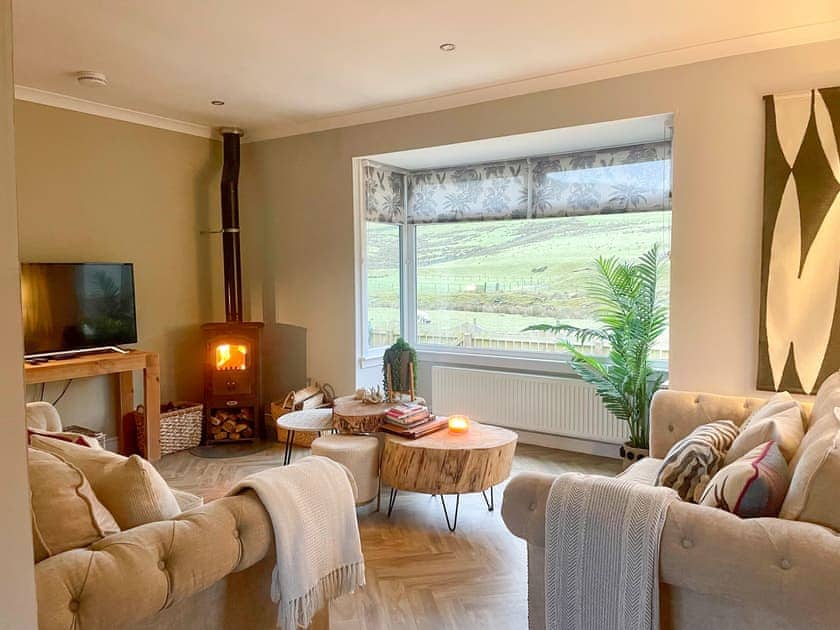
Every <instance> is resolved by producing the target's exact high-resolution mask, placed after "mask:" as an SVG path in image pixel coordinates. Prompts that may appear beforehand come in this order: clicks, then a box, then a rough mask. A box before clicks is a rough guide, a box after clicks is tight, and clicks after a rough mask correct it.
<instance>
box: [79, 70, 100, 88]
mask: <svg viewBox="0 0 840 630" xmlns="http://www.w3.org/2000/svg"><path fill="white" fill-rule="evenodd" d="M76 81H77V82H78V83H79V85H83V86H85V87H105V86H106V85H108V77H106V76H105V75H104V74H103V73H101V72H94V71H92V70H82V71H80V72H77V73H76Z"/></svg>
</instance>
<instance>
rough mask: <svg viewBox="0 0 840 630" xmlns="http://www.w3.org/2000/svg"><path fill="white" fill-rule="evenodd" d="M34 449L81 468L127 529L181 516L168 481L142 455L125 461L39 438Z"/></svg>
mask: <svg viewBox="0 0 840 630" xmlns="http://www.w3.org/2000/svg"><path fill="white" fill-rule="evenodd" d="M32 446H34V447H35V448H38V449H41V450H43V451H47V452H48V453H52V454H54V455H56V456H57V457H59V458H61V459H63V460H64V461H66V462H68V463H71V464H73V465H74V466H77V467H78V468H79V469H80V470H81V471H82V472H83V473H84V474H85V476H86V477H87V478H88V480H89V481H90V485H91V487H92V488H93V491H94V492H95V493H96V496H97V497H99V500H100V501H102V503H103V504H104V505H105V507H107V508H108V509H109V510H110V511H111V514H113V515H114V518H115V519H116V520H117V523H119V525H120V527H122V528H123V529H130V528H132V527H136V526H137V525H142V524H144V523H152V522H154V521H165V520H167V519H170V518H174V517H175V516H178V514H180V513H181V509H180V508H179V507H178V501H177V500H176V498H175V495H174V494H172V490H170V489H169V486H168V485H166V481H164V479H163V477H161V476H160V473H159V472H158V471H157V470H155V468H154V466H152V465H151V464H150V463H149V462H148V461H146V460H145V459H143V458H141V457H139V456H138V455H132V456H131V457H123V456H122V455H117V454H116V453H111V452H110V451H105V450H95V449H92V448H86V447H84V446H78V445H76V444H70V443H68V442H62V441H60V440H52V439H48V438H43V437H41V436H39V435H33V436H32Z"/></svg>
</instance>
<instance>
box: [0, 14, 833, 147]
mask: <svg viewBox="0 0 840 630" xmlns="http://www.w3.org/2000/svg"><path fill="white" fill-rule="evenodd" d="M13 10H14V29H15V30H14V34H15V73H16V83H17V84H18V85H19V86H23V87H25V88H35V90H40V91H46V92H50V93H57V94H61V95H66V96H70V97H75V98H76V99H84V100H86V101H94V102H97V103H102V104H107V105H111V106H116V107H119V108H126V109H130V110H135V111H139V112H145V113H149V114H154V115H156V116H161V117H166V118H169V119H174V120H177V121H187V122H191V123H198V124H200V125H222V124H237V125H240V126H243V127H245V128H246V130H247V131H248V132H249V133H248V135H249V137H250V138H251V139H254V138H256V137H271V136H279V135H287V134H289V133H299V132H301V131H308V130H313V129H318V128H327V127H334V126H341V125H344V124H353V123H356V122H364V121H369V120H376V119H381V118H386V117H393V116H396V115H403V114H405V113H412V112H417V111H430V110H433V109H441V108H444V107H450V106H453V105H458V104H464V103H468V102H478V101H482V100H489V99H491V98H498V97H500V96H506V95H511V94H513V93H523V91H534V90H536V89H545V88H546V87H554V86H557V85H561V84H569V83H570V82H580V81H585V80H593V79H594V78H602V77H603V76H609V75H610V73H612V74H613V75H615V74H616V73H626V72H633V71H639V70H645V69H649V68H651V67H663V66H667V65H676V64H678V63H687V62H690V61H697V60H701V59H708V58H713V57H720V56H725V55H730V54H737V53H739V52H751V51H754V50H761V49H766V48H773V47H779V46H785V45H793V44H798V43H805V42H807V41H818V40H823V39H833V38H838V37H840V2H837V0H800V1H795V2H792V1H791V0H762V1H761V2H758V1H757V0H747V1H740V2H738V1H735V2H733V1H732V0H706V1H705V2H700V3H689V2H682V1H674V0H635V1H634V2H627V1H626V0H602V1H601V2H571V1H569V0H518V1H513V2H512V1H510V0H460V1H458V0H454V1H453V0H448V1H447V0H401V1H397V2H394V1H393V0H343V1H334V2H324V1H323V0H322V1H320V2H319V1H309V2H292V1H291V0H239V1H232V0H122V1H117V0H74V1H73V2H63V1H62V2H57V1H56V0H14V6H13ZM442 42H454V43H455V44H457V50H456V51H455V52H453V53H444V52H441V51H440V50H439V49H438V45H439V44H441V43H442ZM82 69H86V70H98V71H101V72H104V73H106V74H107V75H108V78H109V80H110V85H109V86H108V87H106V88H96V89H91V88H83V87H80V86H78V85H76V83H75V80H74V78H73V73H74V72H75V71H77V70H82ZM24 92H27V91H26V90H22V91H21V93H24ZM28 94H29V95H30V97H31V98H32V99H33V100H37V99H36V98H35V96H32V95H33V94H35V95H37V94H39V92H37V91H33V90H29V91H28ZM211 99H222V100H224V101H225V102H226V105H225V106H224V107H214V106H212V105H210V100H211ZM68 102H69V101H68ZM68 106H71V105H68Z"/></svg>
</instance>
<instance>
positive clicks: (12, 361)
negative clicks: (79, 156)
mask: <svg viewBox="0 0 840 630" xmlns="http://www.w3.org/2000/svg"><path fill="white" fill-rule="evenodd" d="M13 98H14V80H13V77H12V11H11V2H10V0H0V347H2V348H3V361H2V363H0V400H2V401H3V405H2V407H0V424H2V435H3V439H2V440H0V478H2V480H3V482H2V483H0V505H2V506H3V509H2V510H1V511H0V532H2V536H0V558H2V567H3V572H2V577H0V629H3V630H7V629H8V630H13V629H14V630H26V629H28V628H35V625H36V621H35V619H36V616H35V612H36V609H35V577H34V572H33V562H32V559H33V555H32V533H31V531H30V529H29V527H30V517H29V481H28V479H27V472H26V436H25V433H24V424H23V369H22V367H21V366H22V365H23V337H22V334H21V321H20V280H19V268H18V265H19V263H18V219H17V206H16V200H15V162H14V155H15V144H14V143H15V138H14V123H13V106H12V102H13Z"/></svg>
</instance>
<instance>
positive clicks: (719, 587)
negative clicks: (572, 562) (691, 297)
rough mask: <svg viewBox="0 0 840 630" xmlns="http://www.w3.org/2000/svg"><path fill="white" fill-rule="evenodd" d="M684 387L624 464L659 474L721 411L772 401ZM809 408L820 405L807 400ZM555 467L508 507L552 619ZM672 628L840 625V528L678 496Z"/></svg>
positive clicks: (629, 474)
mask: <svg viewBox="0 0 840 630" xmlns="http://www.w3.org/2000/svg"><path fill="white" fill-rule="evenodd" d="M764 402H765V401H764V399H761V398H736V397H729V396H715V395H710V394H696V393H689V392H678V391H660V392H657V394H656V396H655V397H654V400H653V405H652V408H651V457H650V458H648V459H644V460H641V461H640V462H638V463H637V464H634V465H633V466H631V467H630V468H629V469H628V470H627V471H625V472H624V473H623V475H624V478H625V479H632V480H635V481H638V482H640V483H653V481H654V479H655V476H656V473H657V471H658V468H659V463H660V462H661V459H660V458H662V457H664V456H665V455H666V454H667V452H668V449H669V448H670V447H671V446H673V444H674V443H675V442H676V441H677V440H679V439H681V438H683V437H685V436H686V435H688V434H689V433H690V432H691V431H692V430H693V429H695V428H696V427H697V426H699V425H701V424H704V423H707V422H710V421H712V420H716V419H720V418H728V419H731V420H733V421H735V422H736V423H738V424H741V423H743V422H744V420H746V419H747V417H748V416H749V415H750V413H751V412H752V411H753V410H755V409H756V408H758V407H759V406H761V405H762V404H763V403H764ZM803 409H804V410H805V411H806V414H810V410H811V405H810V404H804V405H803ZM553 481H554V477H553V476H552V475H546V474H540V473H525V474H520V475H518V476H517V477H516V478H514V479H513V480H512V481H511V482H510V483H509V484H508V486H507V488H506V489H505V496H504V503H503V505H502V516H503V518H504V520H505V523H506V524H507V526H508V528H509V529H510V530H511V532H513V533H514V534H515V535H516V536H519V537H520V538H524V539H525V540H526V541H527V543H528V544H527V549H528V596H529V606H528V608H529V627H530V628H531V629H532V630H534V629H540V628H544V627H545V618H544V598H543V593H544V589H545V584H544V571H545V566H544V545H545V505H546V499H547V497H548V492H549V489H550V488H551V484H552V482H553ZM659 563H660V576H659V577H660V583H661V588H660V607H661V621H662V628H666V629H669V628H679V629H684V628H687V629H695V628H696V629H698V630H699V629H701V628H703V629H705V628H718V629H732V630H735V629H741V628H809V629H815V628H836V627H837V620H838V619H840V598H838V597H837V576H840V536H838V534H837V532H834V531H832V530H830V529H827V528H825V527H821V526H819V525H813V524H811V523H804V522H799V521H786V520H782V519H778V518H756V519H741V518H739V517H737V516H734V515H733V514H730V513H728V512H725V511H723V510H718V509H715V508H710V507H704V506H699V505H695V504H693V503H683V502H679V503H675V504H673V505H672V506H671V508H670V510H669V512H668V518H667V520H666V523H665V527H664V529H663V532H662V542H661V547H660V556H659Z"/></svg>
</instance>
